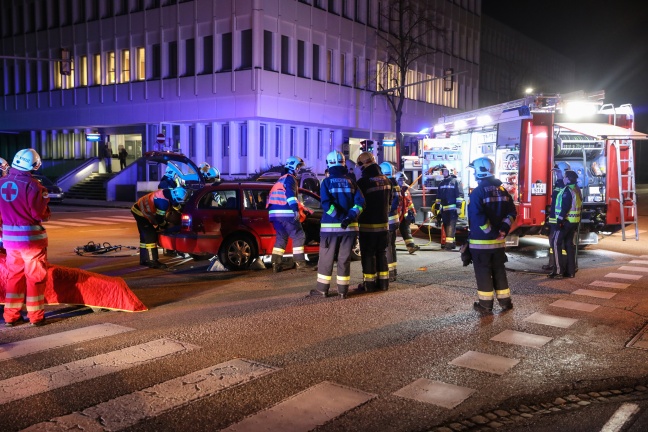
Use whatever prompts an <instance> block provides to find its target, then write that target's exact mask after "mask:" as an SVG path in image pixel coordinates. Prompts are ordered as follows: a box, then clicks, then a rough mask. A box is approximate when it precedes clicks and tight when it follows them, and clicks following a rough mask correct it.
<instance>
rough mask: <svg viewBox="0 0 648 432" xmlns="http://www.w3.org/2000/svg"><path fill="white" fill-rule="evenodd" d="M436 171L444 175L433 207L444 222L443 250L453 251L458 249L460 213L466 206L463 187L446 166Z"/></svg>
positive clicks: (437, 168)
mask: <svg viewBox="0 0 648 432" xmlns="http://www.w3.org/2000/svg"><path fill="white" fill-rule="evenodd" d="M434 171H440V172H441V174H442V175H443V180H442V181H441V183H439V186H438V190H437V197H436V201H435V203H434V206H433V210H434V212H435V213H439V212H440V213H441V222H443V229H444V230H445V235H446V243H445V245H441V248H442V249H445V250H448V251H451V250H454V249H455V248H456V247H457V244H456V242H455V232H456V230H457V219H459V213H460V212H461V210H462V208H463V206H464V205H465V204H464V203H465V201H464V193H463V186H462V185H461V181H459V180H457V176H456V175H454V174H453V173H452V172H451V171H450V169H449V168H448V167H446V166H445V165H438V166H437V167H435V168H434Z"/></svg>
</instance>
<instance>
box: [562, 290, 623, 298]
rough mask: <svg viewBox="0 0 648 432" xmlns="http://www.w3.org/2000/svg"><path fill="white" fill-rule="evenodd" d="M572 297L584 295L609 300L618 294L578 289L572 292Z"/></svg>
mask: <svg viewBox="0 0 648 432" xmlns="http://www.w3.org/2000/svg"><path fill="white" fill-rule="evenodd" d="M572 295H582V296H588V297H596V298H602V299H607V300H609V299H611V298H612V297H614V296H615V295H616V293H611V292H607V291H597V290H588V289H577V290H576V291H574V292H572Z"/></svg>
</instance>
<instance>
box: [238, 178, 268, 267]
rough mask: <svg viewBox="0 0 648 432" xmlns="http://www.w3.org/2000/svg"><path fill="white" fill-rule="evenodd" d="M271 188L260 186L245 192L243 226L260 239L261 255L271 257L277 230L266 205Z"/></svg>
mask: <svg viewBox="0 0 648 432" xmlns="http://www.w3.org/2000/svg"><path fill="white" fill-rule="evenodd" d="M269 194H270V187H269V186H267V185H259V186H258V187H247V188H245V189H244V190H243V197H244V198H243V218H242V222H243V224H244V225H245V226H246V227H247V228H248V229H249V230H250V231H252V232H254V233H255V235H256V236H257V237H258V238H259V240H260V244H259V255H270V254H271V253H272V248H273V246H274V243H275V237H276V235H275V230H274V227H273V226H272V223H271V222H270V220H269V219H268V209H267V208H266V203H267V200H268V195H269Z"/></svg>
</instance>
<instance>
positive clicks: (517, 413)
mask: <svg viewBox="0 0 648 432" xmlns="http://www.w3.org/2000/svg"><path fill="white" fill-rule="evenodd" d="M509 412H510V413H511V415H519V414H520V412H519V411H518V410H514V409H512V410H510V411H509Z"/></svg>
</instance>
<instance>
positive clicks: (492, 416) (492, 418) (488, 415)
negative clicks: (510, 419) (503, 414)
mask: <svg viewBox="0 0 648 432" xmlns="http://www.w3.org/2000/svg"><path fill="white" fill-rule="evenodd" d="M484 415H485V416H486V417H488V418H489V419H490V420H495V419H496V418H498V417H497V416H496V415H495V414H493V413H486V414H484Z"/></svg>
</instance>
